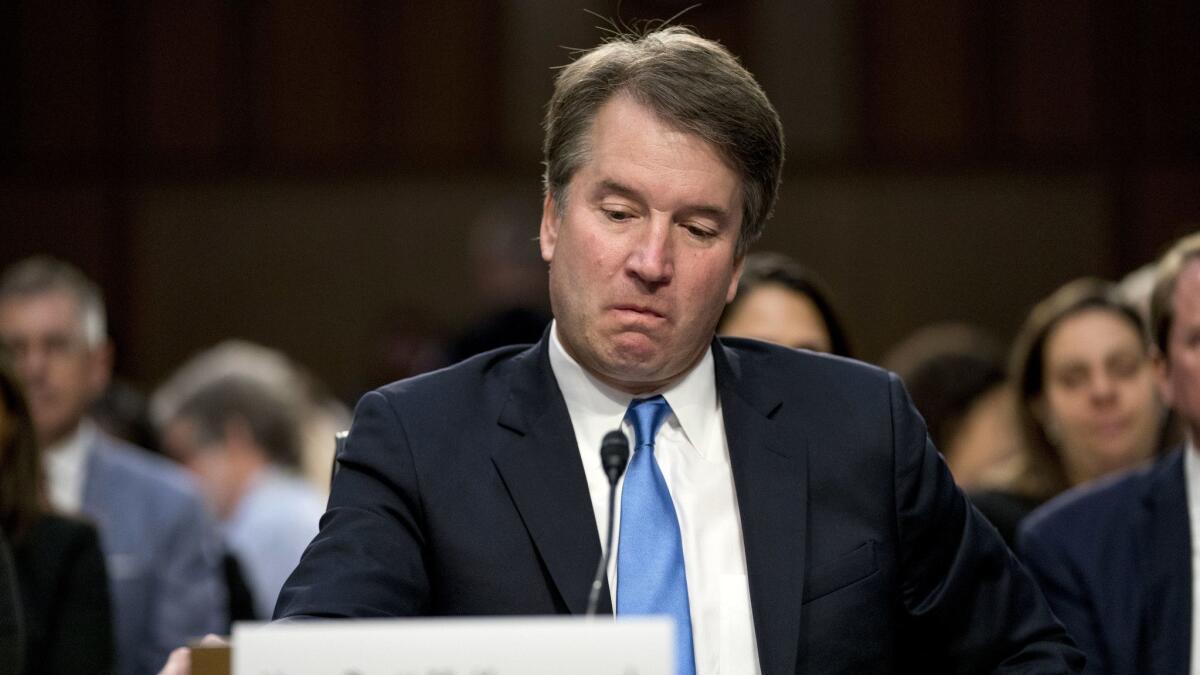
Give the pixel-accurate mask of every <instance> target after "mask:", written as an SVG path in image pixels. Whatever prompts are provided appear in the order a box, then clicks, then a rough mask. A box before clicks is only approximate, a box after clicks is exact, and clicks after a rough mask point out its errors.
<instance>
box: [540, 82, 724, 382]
mask: <svg viewBox="0 0 1200 675" xmlns="http://www.w3.org/2000/svg"><path fill="white" fill-rule="evenodd" d="M589 139H590V140H589V146H588V147H589V152H588V158H587V161H586V162H585V163H584V164H583V166H581V167H580V168H579V170H578V171H576V173H575V175H574V176H573V177H572V179H571V182H570V184H569V186H568V190H567V198H566V202H567V203H566V204H565V205H563V207H564V208H563V213H562V215H561V216H559V214H558V211H557V210H556V206H557V205H556V204H554V202H553V200H552V198H550V197H547V198H546V203H545V206H544V209H543V213H542V226H541V238H540V241H541V249H542V258H543V259H545V260H546V262H548V263H550V301H551V305H552V306H553V309H554V316H555V318H556V320H557V322H558V336H559V339H560V340H562V343H563V346H564V347H565V348H566V350H567V351H568V352H569V353H570V354H571V356H573V357H574V358H575V359H576V360H577V361H578V362H579V363H580V364H581V365H582V366H583V367H584V368H585V369H587V370H588V372H590V373H592V374H593V375H595V376H596V377H598V378H599V379H600V380H601V381H603V382H606V383H607V384H609V385H611V386H614V387H616V388H618V389H621V390H624V391H628V392H631V393H640V392H645V391H650V390H653V389H656V388H659V387H661V386H662V385H664V384H666V383H668V382H670V381H671V380H673V379H674V378H676V377H677V376H679V375H680V374H682V373H683V372H684V371H686V370H687V369H688V368H689V367H691V366H692V365H693V364H694V363H695V362H696V361H697V360H699V358H700V357H701V356H702V355H703V353H704V350H705V349H707V348H708V346H709V343H710V342H711V340H712V336H713V330H714V328H715V326H716V324H717V319H718V318H720V315H721V310H722V308H723V307H724V306H725V303H727V302H729V301H730V300H731V299H732V298H733V296H734V293H735V292H736V290H737V281H738V277H739V275H740V274H741V263H742V260H741V258H739V257H737V256H736V255H735V251H736V243H737V239H738V233H739V232H740V230H741V224H742V208H741V204H742V194H741V179H740V177H739V176H738V174H737V172H735V171H734V170H733V169H732V168H730V167H729V166H728V165H727V163H726V162H725V161H724V159H723V158H722V157H721V156H720V155H719V154H718V152H717V150H716V148H714V147H713V146H712V145H710V144H709V143H707V142H706V141H704V140H702V139H700V138H699V137H698V136H694V135H692V134H688V133H685V132H682V131H679V130H677V129H675V128H673V127H670V126H668V125H666V124H664V123H663V122H662V121H661V120H659V119H658V117H657V116H656V115H655V114H654V113H653V112H651V111H650V110H649V109H648V108H646V107H644V106H642V105H640V104H638V103H636V102H634V101H633V100H632V99H630V98H628V97H626V96H623V95H618V96H617V97H615V98H613V99H612V100H610V101H609V102H608V103H606V104H605V105H604V106H602V107H601V108H600V110H599V112H598V113H597V115H596V119H595V121H594V122H593V125H592V129H591V132H590V135H589Z"/></svg>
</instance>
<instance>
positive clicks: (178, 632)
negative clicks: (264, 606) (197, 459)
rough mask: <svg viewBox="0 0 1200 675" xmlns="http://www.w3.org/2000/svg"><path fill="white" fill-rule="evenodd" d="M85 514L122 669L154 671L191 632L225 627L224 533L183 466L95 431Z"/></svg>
mask: <svg viewBox="0 0 1200 675" xmlns="http://www.w3.org/2000/svg"><path fill="white" fill-rule="evenodd" d="M83 513H84V514H85V515H87V517H88V518H90V519H92V520H93V521H94V522H95V523H96V526H97V528H98V529H99V531H100V545H101V548H102V549H103V551H104V558H105V566H106V567H107V569H108V577H109V588H110V594H111V597H112V608H113V626H114V628H115V633H116V635H115V637H116V646H117V669H116V672H117V673H120V674H121V675H138V674H141V673H154V672H158V669H160V668H161V667H162V664H163V663H164V662H165V661H166V660H167V655H168V654H170V652H171V650H172V649H174V648H175V647H178V646H180V645H182V644H184V643H185V642H186V641H187V640H188V639H190V638H194V637H199V636H202V635H204V634H206V633H223V632H225V629H226V627H227V626H228V625H229V622H228V617H227V611H226V600H225V598H226V595H225V593H226V590H225V583H224V581H223V577H222V571H221V570H222V568H221V544H220V537H219V535H218V534H217V531H216V526H215V524H214V523H213V521H212V519H211V518H210V517H209V515H208V512H207V511H206V509H205V506H204V503H203V501H202V500H201V498H200V493H199V491H198V490H197V489H196V488H195V487H194V486H193V484H192V482H191V480H190V479H189V478H188V476H187V474H185V473H184V472H183V470H182V469H180V468H179V467H177V466H175V465H174V464H172V463H171V462H170V461H168V460H166V459H164V458H162V457H157V456H154V455H152V454H150V453H149V452H147V451H145V450H142V449H140V448H136V447H134V446H131V445H128V444H126V443H124V442H121V441H118V440H116V439H114V438H112V437H109V436H107V435H105V434H104V433H102V432H97V434H96V440H95V442H94V443H92V445H91V447H90V449H89V453H88V457H87V468H86V473H85V478H84V486H83Z"/></svg>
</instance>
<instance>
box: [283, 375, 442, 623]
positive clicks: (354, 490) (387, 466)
mask: <svg viewBox="0 0 1200 675" xmlns="http://www.w3.org/2000/svg"><path fill="white" fill-rule="evenodd" d="M339 464H340V468H339V469H338V472H337V475H336V476H335V477H334V481H333V489H332V491H331V493H330V497H329V508H328V509H327V510H326V512H325V515H324V516H322V518H321V529H320V532H319V533H318V534H317V536H316V538H315V539H313V541H312V543H311V544H310V545H309V546H308V548H307V549H306V550H305V552H304V555H303V556H302V557H301V558H300V563H299V565H298V566H297V567H296V570H295V571H294V572H293V573H292V575H291V576H290V577H289V578H288V580H287V582H286V583H285V584H284V586H283V590H282V591H281V592H280V595H279V602H278V604H277V605H276V607H275V618H276V619H288V618H311V617H321V618H336V617H388V616H413V615H420V614H425V613H427V612H428V607H429V604H430V602H429V597H430V580H429V575H428V572H427V566H426V560H425V551H426V545H425V534H424V530H423V526H422V523H423V521H424V518H423V515H422V507H421V500H420V492H419V489H418V484H417V479H416V468H415V465H414V462H413V457H412V453H411V451H410V450H409V445H408V439H407V437H406V435H405V432H404V428H403V426H402V424H401V422H400V419H399V417H398V416H397V415H396V413H395V411H394V409H393V408H392V406H391V405H390V404H389V403H388V401H387V399H385V398H384V396H383V395H382V394H380V393H379V392H371V393H369V394H367V395H366V396H364V397H363V399H362V400H361V401H360V402H359V404H358V407H357V409H356V410H355V412H354V421H353V423H352V425H351V427H350V435H349V437H348V438H347V439H346V445H345V448H344V449H343V451H342V454H341V456H340V457H339Z"/></svg>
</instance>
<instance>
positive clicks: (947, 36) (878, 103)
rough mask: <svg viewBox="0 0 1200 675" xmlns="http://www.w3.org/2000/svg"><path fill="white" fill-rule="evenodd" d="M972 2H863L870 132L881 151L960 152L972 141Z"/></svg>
mask: <svg viewBox="0 0 1200 675" xmlns="http://www.w3.org/2000/svg"><path fill="white" fill-rule="evenodd" d="M970 4H971V3H969V2H967V1H966V0H929V1H927V2H919V3H914V2H904V1H903V0H867V1H865V2H863V3H862V5H863V7H864V10H863V21H864V24H863V25H864V27H865V35H866V40H865V42H866V43H867V45H868V53H869V56H868V61H867V65H866V71H867V76H866V85H865V86H866V91H865V95H866V96H865V101H866V108H867V110H866V114H865V116H864V119H865V121H866V124H867V132H866V134H865V135H866V137H867V138H868V140H869V142H870V144H871V147H872V150H873V152H874V153H875V154H877V155H879V156H882V157H899V158H914V157H915V158H918V159H922V158H925V159H936V158H942V157H947V156H949V157H960V156H962V155H964V154H965V153H966V151H967V150H968V148H969V147H970V146H971V144H972V142H973V141H972V129H971V128H970V122H971V119H972V118H971V110H972V107H971V84H970V78H971V73H970V72H969V68H968V65H969V61H970V45H969V38H970V36H971V30H970V25H969V22H968V21H967V19H968V13H969V7H970Z"/></svg>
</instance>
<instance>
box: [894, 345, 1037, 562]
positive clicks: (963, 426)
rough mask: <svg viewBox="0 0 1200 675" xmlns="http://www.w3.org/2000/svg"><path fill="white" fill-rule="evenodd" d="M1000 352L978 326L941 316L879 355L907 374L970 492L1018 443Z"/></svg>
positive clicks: (986, 481)
mask: <svg viewBox="0 0 1200 675" xmlns="http://www.w3.org/2000/svg"><path fill="white" fill-rule="evenodd" d="M1004 357H1005V354H1004V349H1003V347H1001V345H1000V343H999V342H998V341H997V340H996V339H994V338H993V337H992V336H991V335H989V334H987V333H986V332H984V331H983V330H981V329H979V328H976V327H974V326H969V325H966V324H960V323H941V324H934V325H931V326H927V327H925V328H922V329H920V330H918V331H916V332H915V333H913V334H912V335H911V336H909V337H907V338H905V339H904V340H903V341H901V342H900V344H898V345H896V346H895V347H893V348H892V350H891V351H890V352H889V353H888V354H887V356H885V357H884V359H883V366H884V368H887V369H888V370H891V371H894V372H895V373H896V374H897V375H899V376H900V379H902V380H904V384H905V385H906V386H907V387H908V391H909V393H910V394H911V396H912V398H913V403H914V404H916V406H917V410H918V411H919V412H920V413H921V416H922V417H924V418H925V424H926V426H927V427H928V429H929V436H930V438H931V439H933V444H934V445H935V446H937V447H938V449H939V450H941V451H942V455H943V456H944V457H945V458H946V464H948V465H949V467H950V473H952V474H954V480H955V481H956V482H957V483H958V484H959V485H960V486H961V487H962V488H963V489H964V490H967V491H968V492H970V491H973V490H977V489H979V488H984V487H988V486H990V485H994V483H995V481H996V480H997V478H996V474H997V472H998V471H1000V470H1001V469H1002V467H1004V466H1006V465H1007V464H1008V463H1009V462H1011V461H1012V460H1013V457H1014V456H1015V455H1016V453H1017V448H1018V447H1019V445H1020V441H1019V439H1018V434H1017V421H1016V409H1015V405H1014V404H1015V401H1014V400H1013V395H1012V391H1011V390H1010V389H1009V387H1008V386H1006V377H1005V363H1004ZM1002 534H1004V533H1003V532H1002ZM1010 541H1011V540H1010Z"/></svg>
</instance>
